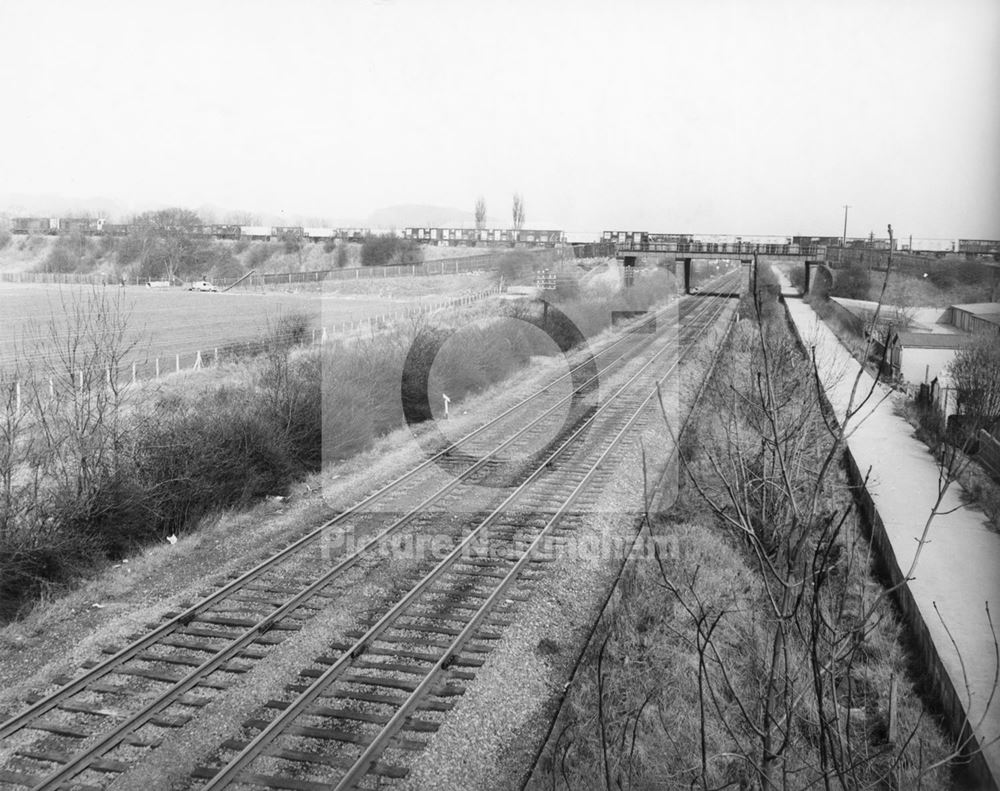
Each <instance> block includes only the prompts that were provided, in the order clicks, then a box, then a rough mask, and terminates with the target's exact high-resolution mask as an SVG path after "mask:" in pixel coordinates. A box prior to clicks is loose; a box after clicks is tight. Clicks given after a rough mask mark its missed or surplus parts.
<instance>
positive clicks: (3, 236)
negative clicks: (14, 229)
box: [0, 230, 13, 250]
mask: <svg viewBox="0 0 1000 791" xmlns="http://www.w3.org/2000/svg"><path fill="white" fill-rule="evenodd" d="M12 238H13V237H12V236H11V235H10V232H8V231H3V230H0V250H2V249H3V248H5V247H6V246H7V245H8V244H10V240H11V239H12Z"/></svg>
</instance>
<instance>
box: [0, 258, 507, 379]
mask: <svg viewBox="0 0 1000 791" xmlns="http://www.w3.org/2000/svg"><path fill="white" fill-rule="evenodd" d="M330 285H331V287H330V288H329V289H326V290H324V291H323V292H322V293H320V292H312V293H306V292H295V293H289V292H278V291H270V292H260V291H257V292H233V293H217V294H213V293H199V292H189V291H182V290H180V289H173V288H172V289H163V290H158V289H148V288H144V287H125V288H118V287H114V286H109V287H106V288H102V289H100V290H101V291H103V292H105V293H106V294H107V295H108V296H109V297H111V298H112V300H113V301H114V302H117V303H118V304H119V305H120V308H121V310H122V311H123V314H124V315H126V316H128V330H127V338H128V343H129V344H130V345H134V349H133V351H132V352H131V353H130V354H129V355H128V358H127V362H128V363H129V364H130V363H131V362H136V363H137V364H138V365H139V367H140V371H139V373H140V375H145V376H148V375H150V374H151V372H152V371H155V361H156V360H157V358H159V360H160V365H161V371H168V370H172V369H173V367H174V366H176V364H177V360H176V355H180V356H181V359H180V365H181V367H190V366H191V365H192V363H193V361H194V358H195V355H196V354H197V352H198V351H201V352H202V356H203V358H205V362H208V357H210V356H211V355H213V354H214V350H215V349H216V348H221V347H225V346H226V345H227V344H233V343H239V342H241V341H247V340H251V339H255V338H258V337H260V336H261V335H262V334H264V333H266V332H267V331H268V329H269V327H274V326H275V325H276V324H277V322H279V321H280V320H281V319H282V317H286V316H292V315H296V316H298V315H301V316H303V317H305V318H306V320H307V324H308V328H309V329H310V330H311V329H316V330H317V331H319V330H321V328H322V327H324V326H326V327H331V328H332V326H333V325H335V324H338V323H340V322H345V321H355V322H356V321H363V320H367V319H369V318H371V317H376V316H380V315H382V314H385V313H392V312H396V311H400V310H406V309H407V308H409V307H416V306H419V305H426V304H435V303H437V302H442V301H444V300H446V299H449V298H451V297H454V296H457V295H460V294H465V293H469V292H471V291H475V290H481V289H484V288H486V287H487V286H488V278H487V277H485V276H457V277H441V278H396V279H393V281H392V282H389V281H385V282H378V283H374V282H371V283H369V282H359V283H356V284H355V283H336V284H330ZM91 293H92V289H91V288H90V287H87V286H54V285H27V284H2V285H0V371H9V370H10V369H12V368H13V367H14V365H15V362H17V361H18V360H20V361H22V362H28V363H37V362H38V361H39V352H38V351H37V349H36V347H37V346H38V343H39V341H40V340H41V341H43V343H44V345H46V346H48V347H50V348H51V345H52V344H51V341H50V340H49V339H52V338H54V337H55V338H59V339H66V338H67V337H69V324H70V321H69V319H67V317H66V314H67V312H68V310H67V309H72V307H73V306H74V305H77V306H79V307H81V308H84V307H85V306H86V305H87V304H88V302H89V301H90V300H91ZM146 369H149V370H146Z"/></svg>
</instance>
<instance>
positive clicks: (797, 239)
mask: <svg viewBox="0 0 1000 791" xmlns="http://www.w3.org/2000/svg"><path fill="white" fill-rule="evenodd" d="M601 241H603V242H609V243H611V244H615V245H617V246H618V247H619V249H622V248H624V249H626V250H634V251H636V252H651V253H738V254H742V253H753V252H758V253H764V254H772V255H780V254H785V255H797V254H800V253H801V254H807V253H808V254H812V253H815V252H817V251H818V250H820V249H825V248H828V247H838V248H839V247H845V246H846V247H847V248H849V249H855V250H859V249H860V250H888V249H889V240H888V239H878V238H875V237H874V236H868V237H848V238H847V239H846V240H844V239H843V237H840V236H731V235H727V234H680V233H647V232H646V231H605V232H604V233H603V234H602V236H601ZM892 249H893V250H902V251H907V252H911V253H916V254H924V255H935V256H937V257H939V258H941V257H944V256H945V255H946V254H948V253H953V254H957V255H964V256H965V257H967V258H976V257H978V256H984V257H991V258H993V257H996V256H998V255H1000V241H996V240H990V239H913V240H912V241H911V240H909V239H907V240H906V241H905V242H903V241H901V240H899V239H893V240H892Z"/></svg>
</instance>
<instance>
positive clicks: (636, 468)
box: [8, 306, 704, 787]
mask: <svg viewBox="0 0 1000 791" xmlns="http://www.w3.org/2000/svg"><path fill="white" fill-rule="evenodd" d="M605 307H606V306H605ZM602 310H603V308H602ZM588 318H589V319H590V320H591V321H596V320H597V319H598V316H597V315H596V314H594V315H590V316H589V317H588V315H587V312H586V311H581V312H580V313H579V314H578V315H577V316H576V317H575V318H574V321H576V323H577V324H578V325H583V324H585V323H586V321H587V319H588ZM606 318H607V317H606V316H605V320H606ZM687 332H688V334H689V335H693V336H694V337H695V338H696V339H702V340H704V331H703V328H702V327H701V325H696V326H693V327H688V328H687ZM625 337H626V339H628V338H629V337H633V338H634V339H635V340H641V339H642V337H643V336H642V335H640V336H637V337H636V336H630V335H629V334H626V336H625ZM639 346H642V344H639ZM658 348H659V355H658V356H659V357H660V358H661V359H660V360H659V362H658V365H660V366H667V368H666V370H668V371H669V370H673V368H672V367H671V366H670V362H671V359H672V357H671V355H670V352H671V351H672V350H673V351H676V350H675V349H674V347H673V345H672V344H671V342H670V339H669V336H668V337H667V338H666V341H665V342H664V341H663V340H660V341H659V346H658ZM623 362H624V363H626V364H629V365H632V366H633V367H635V366H639V365H640V364H641V365H642V367H641V369H640V371H637V372H636V373H637V374H638V373H640V372H641V371H642V370H645V367H646V365H645V363H643V362H642V361H639V360H632V361H631V362H630V359H629V358H626V359H624V360H623ZM649 375H650V374H649V373H648V372H647V373H646V374H644V376H649ZM527 380H528V377H519V380H518V381H517V382H508V383H506V384H505V385H504V386H503V387H501V388H498V389H497V391H496V392H495V396H496V399H495V400H494V401H492V402H490V401H489V400H487V401H485V402H484V401H483V400H481V399H479V398H477V399H476V400H475V401H474V402H473V401H470V402H468V403H467V404H466V407H467V408H470V409H471V408H475V409H476V411H477V412H478V414H477V415H476V419H481V418H482V417H483V413H484V412H489V411H491V410H492V409H495V408H499V409H502V408H503V407H502V406H501V405H502V404H503V403H509V400H510V399H511V398H516V397H517V392H518V390H519V389H523V387H529V388H530V387H531V386H532V385H529V384H528V382H527ZM602 386H603V385H602ZM541 392H542V394H543V395H544V397H546V398H548V397H550V396H549V395H547V394H548V392H549V387H548V386H546V387H545V388H544V389H543V390H542V391H541ZM646 392H647V393H648V390H647V391H646ZM640 395H641V393H640ZM665 397H666V396H665ZM473 405H474V406H473ZM626 406H627V404H626ZM623 408H624V407H623ZM463 411H466V410H464V409H463ZM647 411H648V410H647ZM557 417H558V416H557ZM468 420H472V417H471V416H468V417H467V416H465V415H455V417H454V421H452V420H449V421H447V427H448V429H449V430H451V428H452V426H451V424H452V422H453V423H454V426H453V428H454V429H455V430H458V431H461V430H462V423H463V422H466V421H468ZM557 422H558V421H557ZM612 422H614V421H612ZM660 434H662V428H661V430H660ZM397 439H399V437H397ZM604 439H605V435H604V434H603V433H600V434H598V435H596V439H595V442H596V443H597V450H598V451H599V450H600V448H601V447H602V446H603V442H604ZM659 444H661V445H662V443H659ZM647 447H649V448H653V447H654V444H652V443H647ZM410 450H411V458H410V463H411V464H412V462H413V458H412V453H414V452H415V453H416V454H417V457H418V458H419V456H420V455H421V454H420V450H421V448H420V447H419V445H418V447H416V448H413V447H411V449H410ZM631 454H632V459H633V460H632V462H631V463H630V464H629V465H628V471H629V473H630V475H631V476H632V478H634V477H635V476H636V475H639V477H640V480H639V481H638V485H636V484H635V482H634V481H632V480H624V479H622V480H620V481H619V486H620V487H622V490H623V491H624V492H627V493H628V494H629V495H630V496H631V497H632V499H633V500H634V499H635V498H636V497H637V493H641V492H642V491H643V485H642V480H641V477H642V476H641V472H642V471H644V467H643V465H642V464H641V463H640V458H646V456H645V455H644V454H643V453H642V446H641V445H640V447H639V448H638V449H637V448H635V447H633V448H632V449H631ZM397 460H398V457H397ZM581 464H582V462H581ZM574 469H575V467H572V466H571V468H567V472H566V474H567V475H568V476H569V477H570V478H571V479H572V478H573V477H574V476H575V475H576V474H577V473H575V472H574V471H573V470H574ZM357 472H358V475H356V476H354V480H353V482H352V484H353V486H354V488H353V492H354V493H353V494H351V493H349V492H348V493H343V498H341V494H340V493H337V492H338V490H339V487H340V484H341V482H340V481H336V482H333V481H334V479H337V478H338V477H339V476H338V474H335V473H334V471H332V470H331V471H330V475H329V478H330V480H329V481H328V482H329V483H330V488H329V489H327V490H325V491H324V492H323V493H322V496H323V499H324V501H325V502H326V503H327V504H328V505H331V507H338V506H334V503H338V504H339V508H345V507H347V506H349V505H350V504H351V503H352V502H356V500H357V497H358V496H359V495H363V494H364V493H365V492H366V491H370V487H371V486H373V485H375V486H377V485H378V481H379V480H383V479H384V478H385V477H386V474H387V473H386V471H385V469H384V467H381V466H379V467H377V468H376V469H374V470H372V469H367V470H357ZM609 474H610V473H608V472H602V473H601V475H600V477H602V478H603V479H604V480H607V477H608V475H609ZM544 488H545V487H542V489H544ZM589 494H590V493H589V490H588V492H585V493H584V496H585V497H587V496H589ZM293 495H294V496H293V498H292V500H291V501H290V502H291V509H292V510H297V509H298V507H299V506H298V505H297V503H298V502H299V500H300V498H301V499H302V500H306V499H309V498H306V497H304V496H303V495H302V493H301V491H296V492H294V493H293ZM316 496H317V495H316V494H314V495H313V496H312V498H311V499H313V500H315V498H316ZM536 497H538V498H541V499H540V500H539V501H538V502H540V503H545V504H548V500H549V499H551V497H552V494H551V492H548V493H547V492H545V491H539V492H538V493H537V495H536ZM640 499H641V498H640ZM284 505H285V504H284V502H282V504H281V506H278V504H277V503H275V506H274V507H279V508H282V507H284ZM538 507H539V508H544V507H545V506H544V505H539V506H538ZM620 510H622V509H618V508H616V507H615V504H614V503H613V502H612V504H611V506H610V507H609V508H607V509H606V510H602V511H601V512H599V513H595V514H594V516H595V517H596V520H595V521H596V527H597V528H598V529H603V528H604V527H605V526H606V522H607V520H606V519H604V517H605V516H606V515H612V514H615V513H618V512H619V511H620ZM299 513H300V514H301V513H302V512H299ZM392 513H393V511H392V509H390V512H389V514H388V515H389V516H391V514H392ZM375 515H376V516H377V514H375ZM306 518H307V519H308V516H307V517H306ZM289 521H290V522H291V524H289V522H286V523H285V524H286V527H288V528H291V529H290V530H289V533H287V534H286V536H285V537H286V538H288V537H292V536H293V535H294V534H295V533H296V532H297V531H301V530H302V529H303V527H302V524H301V522H298V523H297V524H296V521H295V520H293V519H291V518H290V519H289ZM438 529H442V527H441V526H440V525H439V527H438ZM213 533H214V536H213V538H214V539H215V540H214V541H206V542H205V545H204V547H205V549H206V551H208V550H211V551H212V552H213V553H214V555H215V557H218V552H219V551H223V552H224V551H225V547H223V548H222V549H221V550H220V549H219V547H218V543H219V541H218V537H219V535H220V533H219V532H215V531H213ZM223 535H224V533H223ZM257 535H258V539H259V537H260V535H261V534H259V533H258V534H257ZM191 538H194V537H193V536H192V537H190V538H189V539H187V540H191ZM206 538H207V537H206ZM271 539H272V540H271V544H270V545H271V546H274V542H278V541H280V538H279V537H277V536H271ZM185 542H186V540H185V539H181V541H179V542H178V547H181V546H182V545H183V544H185ZM240 546H243V547H245V548H246V549H248V550H250V552H251V554H254V555H259V554H261V550H262V549H263V547H261V546H258V544H257V541H256V540H255V541H251V542H250V544H249V545H248V544H246V543H244V544H241V545H240ZM168 551H172V550H167V549H166V548H163V547H161V548H160V550H159V553H160V554H159V556H160V557H161V558H164V557H166V556H165V555H163V554H162V553H163V552H168ZM251 562H252V560H251V559H249V558H242V557H235V558H230V559H229V560H228V561H227V563H226V564H225V566H226V567H228V568H233V567H234V566H236V567H238V566H243V567H246V565H247V564H248V563H251ZM137 570H139V569H137ZM142 570H143V571H144V572H145V573H147V574H152V575H153V578H154V579H155V578H156V575H155V572H154V569H152V568H150V567H148V566H146V567H145V568H144V569H142ZM571 571H572V570H571ZM576 572H577V573H575V574H573V573H571V574H570V581H571V582H573V584H580V583H581V582H585V583H587V584H588V585H589V584H592V580H589V579H588V578H587V577H586V576H583V577H581V575H580V574H579V573H578V572H579V569H578V568H577V569H576ZM223 573H224V571H223V568H221V567H220V568H219V569H217V570H216V571H214V572H213V573H212V574H210V575H207V576H205V577H204V578H200V579H197V578H196V579H194V580H192V581H191V584H189V585H188V586H187V587H186V592H185V593H182V592H181V591H179V590H177V591H171V595H170V598H171V601H170V602H164V603H163V605H164V607H166V606H169V605H174V606H177V607H181V608H183V607H185V606H186V604H185V603H184V601H183V600H179V599H178V597H180V596H185V595H186V596H188V597H190V596H191V594H192V590H193V588H194V586H195V585H208V586H209V587H212V586H213V585H214V586H217V585H218V582H219V574H223ZM487 576H488V575H487ZM532 576H535V577H537V574H535V575H532ZM399 579H400V575H399V574H395V575H392V576H391V578H387V579H386V586H387V588H389V587H391V586H392V585H395V584H396V583H398V582H399ZM270 584H271V585H275V584H278V583H276V582H272V583H270ZM160 590H163V587H162V586H161V587H160ZM267 590H268V591H271V588H270V587H268V588H267ZM344 590H345V595H347V593H346V591H347V589H346V588H345V589H344ZM351 590H353V589H351ZM388 593H389V592H388V591H387V592H384V595H388ZM352 595H358V596H362V599H363V598H364V596H363V595H362V593H358V592H355V593H354V594H352ZM517 598H519V597H515V599H517ZM105 602H106V599H105ZM105 602H101V603H102V604H104V606H105V607H107V606H108V605H107V604H106V603H105ZM368 603H369V605H370V604H372V602H371V601H369V602H368ZM510 603H511V602H507V604H508V605H509V604H510ZM115 604H117V602H116V603H115ZM556 604H557V605H558V602H556ZM548 605H549V606H551V605H552V602H551V601H549V602H548ZM126 606H127V605H126ZM99 609H102V608H99ZM361 609H363V608H357V610H359V611H360V610H361ZM460 609H461V608H460ZM349 611H350V612H355V611H356V609H355V608H349ZM150 614H152V613H150ZM94 615H98V613H95V614H94ZM88 620H96V618H88ZM224 620H225V622H226V623H228V622H229V620H232V619H224ZM502 620H503V618H501V621H502ZM212 622H213V623H223V621H218V620H216V621H212ZM135 623H136V621H134V620H133V621H132V624H133V628H134V625H135ZM187 624H188V621H184V622H183V624H182V626H184V627H185V628H186V626H187ZM150 628H151V627H150ZM536 628H537V629H539V630H540V633H541V634H544V635H546V636H548V635H549V634H550V632H549V630H548V629H547V624H546V622H545V621H544V620H542V621H539V622H538V624H537V625H536ZM214 631H218V630H217V629H216V630H214ZM444 633H447V632H444ZM538 634H539V632H536V633H535V635H536V639H535V641H534V642H532V643H531V644H530V647H531V648H532V650H534V649H535V648H536V647H537V646H538V645H539V638H538ZM78 636H79V635H78ZM109 637H112V635H111V634H109V633H107V632H105V633H104V634H103V637H98V636H97V635H91V636H90V640H88V641H87V642H88V644H89V646H90V647H91V648H93V646H94V645H95V642H93V641H95V640H103V639H108V638H109ZM119 640H120V638H119ZM67 642H68V641H67ZM73 644H74V645H76V643H73ZM186 646H187V647H188V648H190V647H191V646H190V645H189V644H187V643H186ZM541 647H542V649H544V648H545V644H544V643H543V644H542V646H541ZM33 648H37V646H25V647H24V650H26V651H29V650H31V649H33ZM199 650H200V649H199ZM81 651H82V652H83V654H85V653H86V648H84V647H81V646H79V645H76V648H74V652H73V653H74V656H75V657H77V658H79V657H80V656H81V655H82V654H81V653H80V652H81ZM252 653H254V655H255V658H257V659H259V658H260V657H256V654H259V653H262V652H261V651H254V652H252ZM544 654H545V650H541V652H540V653H539V655H540V656H542V655H544ZM350 656H353V653H351V654H350ZM176 659H177V660H178V661H179V660H180V659H181V658H180V657H176ZM66 661H67V662H69V664H70V666H72V660H70V659H69V658H68V657H67V658H66ZM168 661H169V658H168ZM267 661H268V660H267V659H265V660H264V662H267ZM289 661H293V660H289ZM294 661H298V662H299V663H301V661H302V659H301V657H300V658H299V659H298V660H294ZM318 661H322V660H318ZM299 666H300V665H299ZM262 667H263V665H262ZM271 669H273V668H271ZM143 672H148V671H146V670H144V671H143ZM251 672H256V671H251ZM161 675H162V676H163V677H164V678H165V677H166V676H167V675H170V674H166V673H162V674H161ZM33 678H34V681H29V680H27V679H25V680H24V682H25V683H28V684H30V683H39V684H40V685H41V686H43V687H44V686H47V685H50V683H51V682H50V681H49V680H48V679H47V678H46V673H44V672H41V673H39V674H38V675H35V676H34V677H33ZM162 680H163V679H161V681H162ZM57 683H61V682H57ZM225 686H226V687H228V682H227V684H226V685H225ZM477 687H478V682H477ZM241 688H242V687H241ZM23 690H24V687H23V686H22V687H21V691H23ZM11 695H12V696H16V693H14V692H12V693H11ZM15 699H16V697H9V698H8V701H13V700H15ZM258 702H259V701H258ZM253 703H254V699H253V697H252V696H250V697H246V696H244V698H243V703H242V704H241V705H247V706H252V705H253ZM213 705H214V704H213ZM208 710H209V709H206V711H208ZM72 711H76V709H72ZM211 711H216V709H215V708H212V709H211ZM518 711H519V710H514V711H512V712H510V711H509V712H508V713H513V714H517V713H518ZM67 716H68V715H67ZM199 721H201V722H204V721H205V719H204V717H202V718H200V720H199ZM190 733H191V731H190V730H189V729H187V728H185V730H184V734H185V735H189V734H190ZM171 743H174V742H171ZM199 744H200V745H201V746H203V747H204V746H205V742H204V740H202V741H201V742H199ZM161 749H166V747H164V748H161ZM159 754H161V753H156V754H154V763H155V762H156V760H155V755H159ZM162 754H163V755H166V754H167V753H166V752H164V753H162ZM185 754H186V753H185ZM161 763H162V762H161ZM168 764H169V762H168ZM168 764H162V765H161V766H160V769H161V770H164V771H167V770H169V771H172V772H174V773H176V772H177V771H182V770H178V769H177V767H176V766H170V765H168ZM35 771H38V769H37V767H36V768H35ZM182 773H183V771H182ZM130 777H132V778H133V779H134V777H135V776H132V775H130ZM123 782H125V783H126V787H137V785H136V784H132V783H131V782H130V781H126V780H125V779H124V778H123ZM153 785H155V783H154V784H153ZM466 787H468V786H466Z"/></svg>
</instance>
